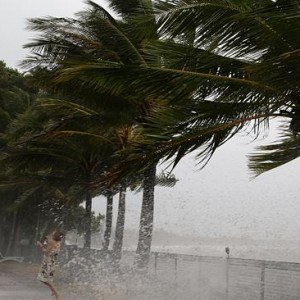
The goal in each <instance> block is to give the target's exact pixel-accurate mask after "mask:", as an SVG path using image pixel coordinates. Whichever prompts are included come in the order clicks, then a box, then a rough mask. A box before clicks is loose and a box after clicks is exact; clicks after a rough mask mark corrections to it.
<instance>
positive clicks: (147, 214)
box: [135, 164, 156, 268]
mask: <svg viewBox="0 0 300 300" xmlns="http://www.w3.org/2000/svg"><path fill="white" fill-rule="evenodd" d="M155 175H156V164H153V165H152V166H150V167H149V168H148V169H147V170H146V171H145V173H144V190H143V203H142V209H141V218H140V229H139V241H138V245H137V250H136V254H137V255H136V260H135V264H136V266H137V267H138V268H144V267H146V266H147V265H148V262H149V257H150V250H151V242H152V231H153V215H154V187H155Z"/></svg>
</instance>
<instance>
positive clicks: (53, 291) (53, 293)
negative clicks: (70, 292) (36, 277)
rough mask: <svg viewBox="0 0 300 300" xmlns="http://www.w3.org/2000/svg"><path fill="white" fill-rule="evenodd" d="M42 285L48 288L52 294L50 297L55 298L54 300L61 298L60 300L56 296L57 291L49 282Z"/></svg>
mask: <svg viewBox="0 0 300 300" xmlns="http://www.w3.org/2000/svg"><path fill="white" fill-rule="evenodd" d="M44 283H45V284H46V285H47V286H48V287H49V288H50V290H51V292H52V295H54V296H55V299H56V300H61V298H60V296H59V295H58V292H57V290H56V289H55V287H54V286H53V285H52V284H51V283H49V282H44Z"/></svg>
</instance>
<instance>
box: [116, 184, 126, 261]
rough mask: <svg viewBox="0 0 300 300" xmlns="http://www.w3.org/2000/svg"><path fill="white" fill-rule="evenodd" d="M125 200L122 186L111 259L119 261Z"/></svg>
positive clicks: (124, 188)
mask: <svg viewBox="0 0 300 300" xmlns="http://www.w3.org/2000/svg"><path fill="white" fill-rule="evenodd" d="M125 198H126V185H125V184H123V185H122V186H121V187H120V193H119V207H118V218H117V225H116V233H115V241H114V245H113V257H114V258H115V259H120V258H121V256H122V246H123V236H124V226H125V207H126V206H125V204H126V203H125Z"/></svg>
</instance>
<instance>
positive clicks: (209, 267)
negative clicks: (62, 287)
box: [91, 250, 300, 300]
mask: <svg viewBox="0 0 300 300" xmlns="http://www.w3.org/2000/svg"><path fill="white" fill-rule="evenodd" d="M91 251H92V252H91V255H93V256H95V255H96V256H99V257H102V259H103V258H104V257H103V252H101V251H97V250H91ZM134 258H135V253H134V252H133V251H124V252H123V255H122V260H121V264H122V265H123V266H124V267H125V266H127V267H132V266H133V263H134ZM148 275H149V276H150V277H151V278H154V279H155V280H156V281H157V282H159V283H160V284H161V285H162V286H167V287H168V288H169V289H170V293H173V295H175V296H172V297H171V296H170V298H166V299H197V300H198V299H204V300H210V299H219V300H225V299H226V300H248V299H249V300H250V299H251V300H255V299H258V300H276V299H278V300H283V299H291V300H296V299H300V264H299V263H292V262H278V261H266V260H254V259H239V258H231V257H230V258H222V257H212V256H195V255H184V254H171V253H162V252H152V253H151V257H150V261H149V267H148ZM175 289H176V290H175Z"/></svg>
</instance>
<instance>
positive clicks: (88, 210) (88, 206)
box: [83, 190, 92, 249]
mask: <svg viewBox="0 0 300 300" xmlns="http://www.w3.org/2000/svg"><path fill="white" fill-rule="evenodd" d="M85 226H86V227H85V229H86V231H85V237H84V246H83V247H84V248H88V249H90V248H91V236H92V230H91V226H92V196H91V193H90V191H89V190H86V195H85Z"/></svg>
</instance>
